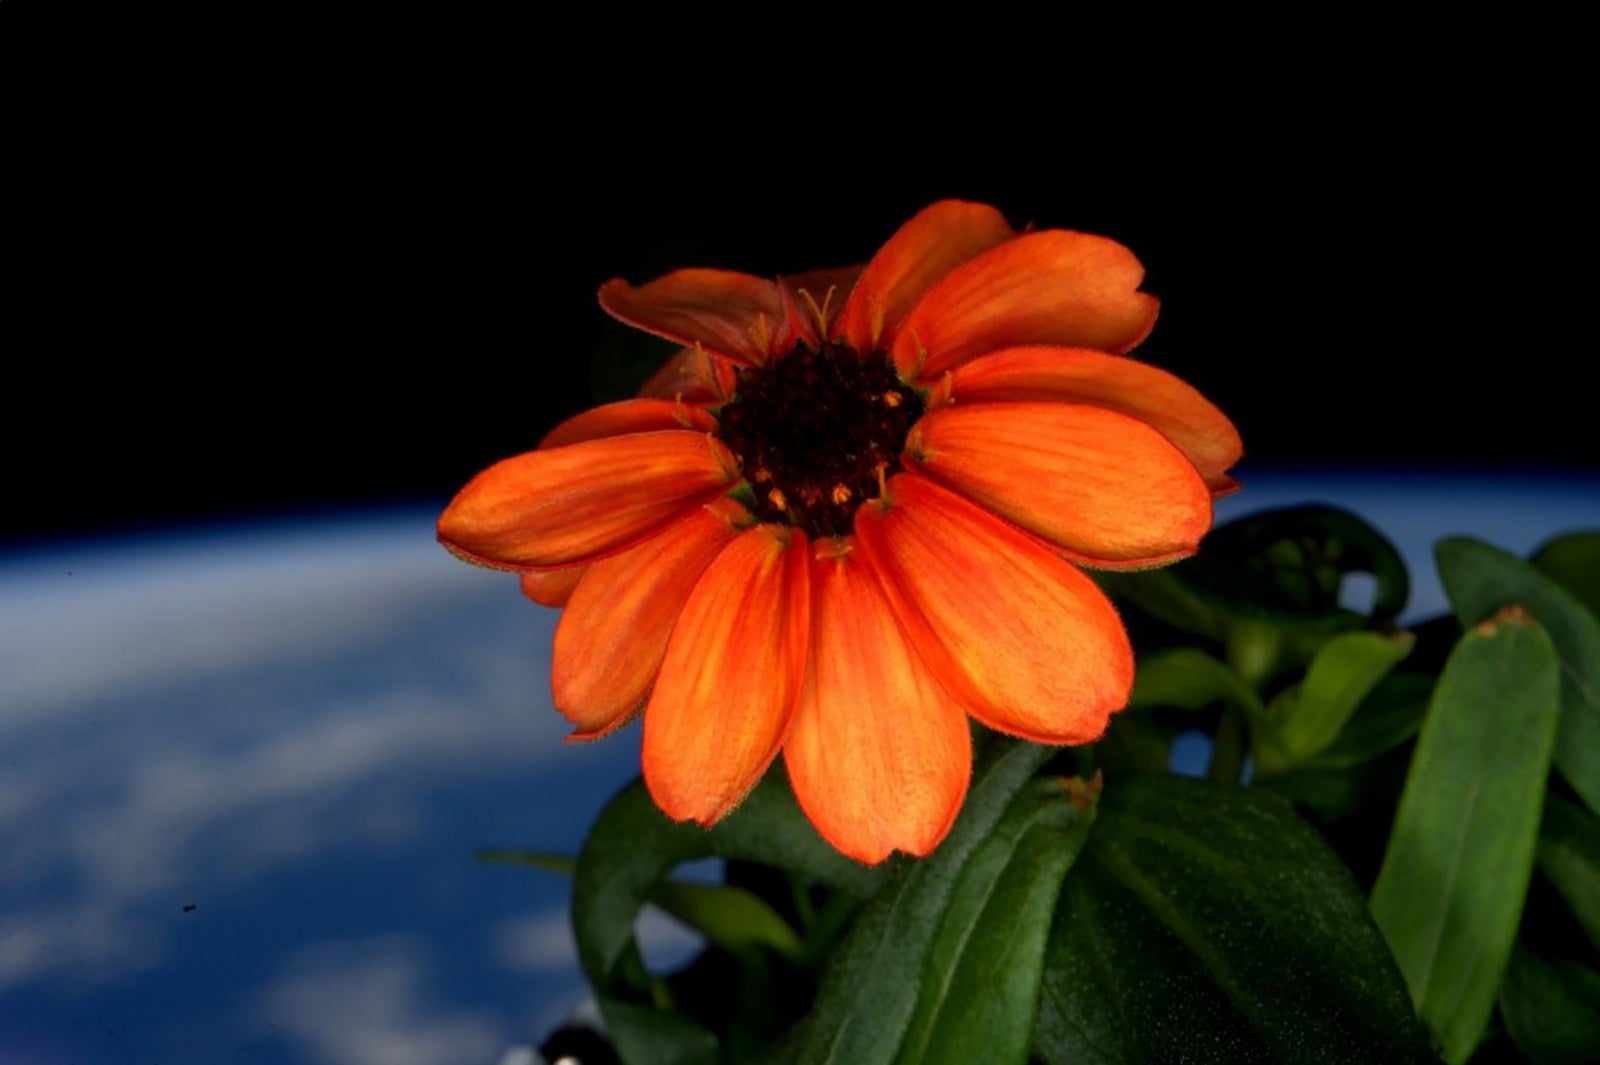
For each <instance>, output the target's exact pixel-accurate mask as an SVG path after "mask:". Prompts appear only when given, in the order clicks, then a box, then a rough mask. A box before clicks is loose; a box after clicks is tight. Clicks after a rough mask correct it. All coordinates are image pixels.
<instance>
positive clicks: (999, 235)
mask: <svg viewBox="0 0 1600 1065" xmlns="http://www.w3.org/2000/svg"><path fill="white" fill-rule="evenodd" d="M1014 236H1016V230H1014V229H1012V228H1011V226H1010V225H1008V224H1007V223H1006V220H1005V216H1004V215H1002V214H1001V213H1000V212H999V211H997V210H995V209H994V208H993V207H990V206H988V205H986V204H981V203H963V202H962V201H960V200H941V201H940V202H938V203H935V204H932V205H931V206H928V207H925V208H923V209H922V210H921V211H918V212H917V213H916V214H915V215H913V216H912V218H911V220H910V221H908V222H907V223H906V224H905V225H903V226H901V227H900V228H899V229H898V230H897V231H896V232H895V235H894V236H892V237H890V238H889V240H888V242H887V243H885V244H884V245H883V247H881V248H879V249H878V254H876V255H874V256H873V257H872V262H870V263H868V264H867V268H866V270H865V271H863V273H862V274H861V280H860V281H858V282H856V287H855V289H854V291H852V292H851V293H850V300H849V302H848V303H846V304H845V308H844V312H843V313H842V314H841V315H840V316H839V326H840V330H841V331H842V332H843V334H844V341H845V343H846V344H848V345H850V346H851V347H853V348H855V349H856V350H857V351H860V352H867V351H874V350H876V349H878V348H880V347H884V346H886V345H887V344H889V343H890V342H891V341H892V340H893V339H894V336H895V334H896V333H897V332H898V331H899V329H900V326H901V323H903V322H904V321H905V319H906V315H908V314H910V313H911V309H912V308H913V307H915V306H916V304H917V301H918V300H919V299H921V298H922V295H923V293H925V292H927V291H928V288H929V287H930V286H932V285H933V284H934V282H936V281H938V280H939V279H940V278H942V277H944V275H946V274H948V273H949V272H950V271H951V270H954V269H955V268H956V267H958V266H960V265H961V264H962V263H964V262H966V261H967V260H968V259H971V258H973V257H974V256H977V255H980V254H982V253H983V252H986V251H988V250H989V249H990V248H993V247H995V246H996V245H999V244H1003V243H1004V242H1006V241H1008V240H1010V239H1011V238H1012V237H1014Z"/></svg>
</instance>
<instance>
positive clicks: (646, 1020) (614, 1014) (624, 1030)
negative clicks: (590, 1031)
mask: <svg viewBox="0 0 1600 1065" xmlns="http://www.w3.org/2000/svg"><path fill="white" fill-rule="evenodd" d="M598 1002H599V1005H600V1013H601V1015H602V1016H603V1017H604V1018H605V1022H606V1035H607V1036H608V1037H609V1038H610V1040H611V1042H612V1045H613V1046H615V1047H616V1048H617V1050H618V1052H619V1053H620V1054H621V1056H622V1059H623V1060H624V1061H626V1062H627V1063H628V1065H712V1063H714V1062H716V1061H717V1038H716V1036H714V1035H712V1034H711V1033H710V1032H708V1031H706V1030H705V1029H704V1028H702V1027H700V1026H699V1025H698V1024H695V1023H694V1022H693V1021H691V1020H689V1019H688V1018H687V1017H685V1016H684V1015H683V1014H681V1013H672V1012H669V1011H667V1010H661V1009H656V1008H655V1007H652V1006H645V1005H640V1004H638V1003H635V1002H627V1001H625V1000H622V999H617V998H612V997H610V996H607V995H600V996H598Z"/></svg>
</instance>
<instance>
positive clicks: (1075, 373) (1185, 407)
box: [948, 347, 1244, 495]
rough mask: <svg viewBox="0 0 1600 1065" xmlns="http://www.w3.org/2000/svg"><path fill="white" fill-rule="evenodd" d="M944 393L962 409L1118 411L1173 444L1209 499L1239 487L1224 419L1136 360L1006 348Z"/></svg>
mask: <svg viewBox="0 0 1600 1065" xmlns="http://www.w3.org/2000/svg"><path fill="white" fill-rule="evenodd" d="M948 391H949V394H950V396H951V397H952V398H953V399H955V400H957V401H959V402H961V403H971V402H980V403H982V402H987V401H992V400H1030V399H1034V400H1060V401H1064V402H1068V403H1090V404H1093V405H1094V406H1096V407H1104V408H1106V409H1107V410H1114V411H1118V412H1120V413H1122V414H1127V415H1130V416H1132V417H1134V418H1138V419H1139V420H1140V421H1142V422H1145V423H1146V424H1148V425H1151V426H1154V427H1155V428H1156V429H1157V430H1158V431H1159V432H1160V433H1161V435H1162V436H1164V437H1166V438H1167V439H1168V440H1170V441H1172V442H1173V443H1174V444H1176V445H1177V447H1178V449H1179V450H1181V451H1182V452H1183V453H1184V454H1185V455H1187V456H1188V457H1189V461H1190V462H1192V463H1194V465H1195V469H1197V470H1199V471H1200V476H1201V477H1204V478H1205V481H1206V485H1207V486H1208V487H1209V488H1210V489H1211V491H1212V494H1213V495H1217V494H1221V493H1224V492H1227V491H1232V490H1233V489H1235V488H1237V487H1238V482H1236V481H1234V479H1233V478H1232V477H1229V476H1228V475H1227V471H1228V469H1229V468H1230V467H1232V466H1233V464H1234V463H1236V462H1238V461H1239V458H1240V456H1241V455H1242V454H1243V453H1244V445H1243V443H1242V442H1241V441H1240V440H1239V431H1238V430H1237V429H1235V428H1234V427H1233V423H1232V422H1231V421H1229V420H1228V416H1227V415H1225V414H1223V413H1222V411H1220V410H1218V409H1217V408H1216V406H1215V405H1214V404H1212V403H1211V401H1210V400H1208V399H1206V398H1205V397H1204V396H1202V395H1201V394H1200V393H1199V392H1197V391H1195V389H1194V388H1192V387H1190V386H1189V385H1188V384H1186V383H1185V382H1184V381H1182V380H1181V379H1179V378H1177V377H1175V376H1173V375H1172V374H1170V373H1168V372H1167V371H1165V370H1161V369H1157V368H1156V367H1154V366H1151V365H1149V364H1148V363H1143V362H1139V361H1138V360H1137V359H1130V358H1126V357H1124V356H1121V355H1107V354H1106V353H1105V352H1103V351H1089V350H1087V349H1085V348H1054V347H1027V348H1007V349H1005V350H1004V351H996V352H994V353H992V354H989V355H985V356H983V357H981V358H977V359H973V360H972V361H971V362H969V363H965V364H963V365H961V366H959V367H957V368H956V370H955V372H954V373H953V374H952V375H951V378H950V384H949V389H948Z"/></svg>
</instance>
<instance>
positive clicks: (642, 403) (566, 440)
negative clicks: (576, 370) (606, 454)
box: [539, 399, 717, 448]
mask: <svg viewBox="0 0 1600 1065" xmlns="http://www.w3.org/2000/svg"><path fill="white" fill-rule="evenodd" d="M716 427H717V421H716V419H715V418H713V417H711V415H709V414H707V413H706V412H705V411H704V410H702V409H700V408H699V407H691V406H689V405H688V404H687V403H679V402H677V401H676V400H671V399H625V400H623V401H622V402H620V403H606V404H604V405H602V406H599V407H591V408H589V409H588V410H586V411H584V412H583V413H581V414H574V415H573V416H572V417H570V418H568V419H567V420H566V421H564V422H562V423H561V424H560V425H558V426H556V427H555V428H554V429H552V430H550V432H549V433H548V434H546V436H545V438H544V439H543V440H541V441H540V442H539V446H540V447H542V448H549V447H565V446H566V445H567V444H577V443H581V442H582V441H584V440H599V439H601V438H602V437H607V436H622V435H624V434H627V433H649V432H656V431H659V430H662V429H693V430H694V431H695V432H700V433H709V432H711V431H712V430H713V429H715V428H716Z"/></svg>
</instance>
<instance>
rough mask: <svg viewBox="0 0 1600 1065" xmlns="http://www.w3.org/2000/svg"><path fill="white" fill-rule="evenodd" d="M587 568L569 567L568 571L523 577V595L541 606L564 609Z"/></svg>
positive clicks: (553, 570)
mask: <svg viewBox="0 0 1600 1065" xmlns="http://www.w3.org/2000/svg"><path fill="white" fill-rule="evenodd" d="M588 572H589V567H587V566H568V567H567V568H566V569H547V570H539V571H536V572H530V573H524V574H523V575H522V594H523V595H525V596H527V597H528V598H529V599H532V600H533V601H534V602H535V603H538V604H539V605H540V606H553V607H563V606H566V605H567V600H569V599H571V598H572V592H573V590H574V589H575V588H577V587H578V582H579V581H581V580H582V579H583V575H584V574H585V573H588Z"/></svg>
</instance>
